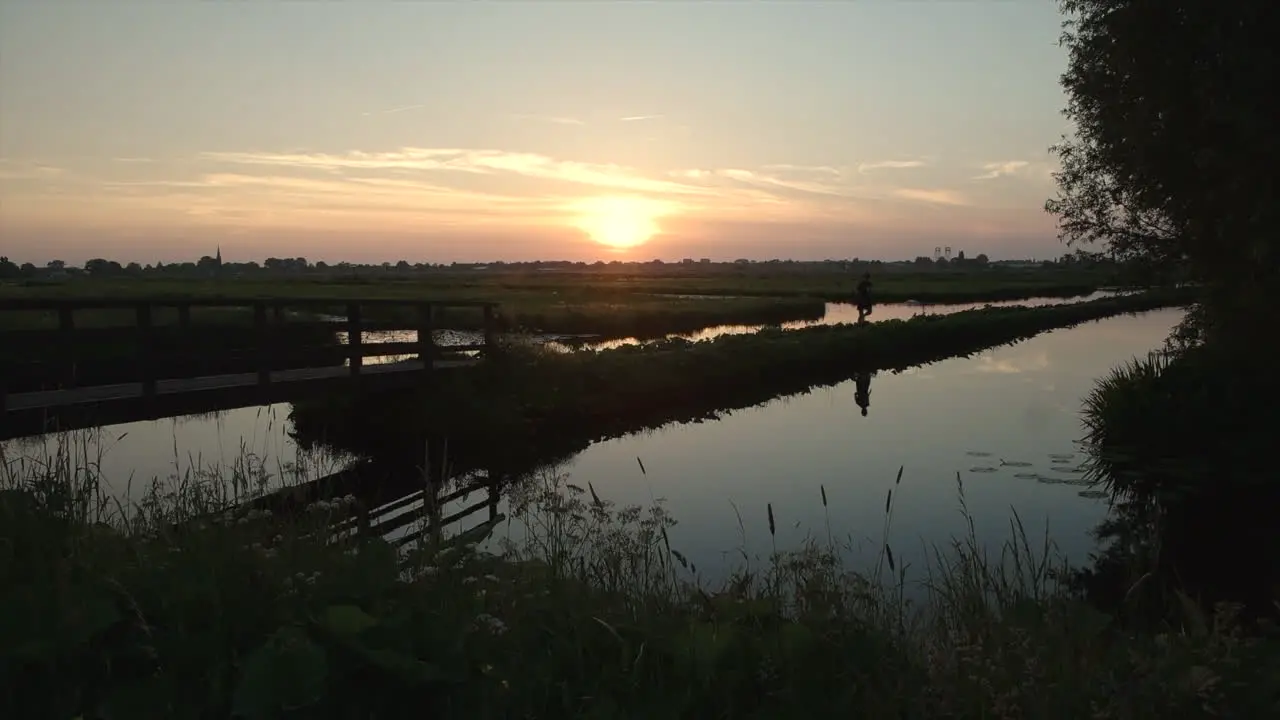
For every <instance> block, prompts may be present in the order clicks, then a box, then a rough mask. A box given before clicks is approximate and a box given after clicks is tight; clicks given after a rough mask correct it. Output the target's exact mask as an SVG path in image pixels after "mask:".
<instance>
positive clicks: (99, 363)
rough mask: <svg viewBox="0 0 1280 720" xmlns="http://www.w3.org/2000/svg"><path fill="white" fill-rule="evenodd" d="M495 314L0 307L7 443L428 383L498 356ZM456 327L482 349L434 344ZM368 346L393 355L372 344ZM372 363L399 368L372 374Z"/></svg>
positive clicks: (291, 304)
mask: <svg viewBox="0 0 1280 720" xmlns="http://www.w3.org/2000/svg"><path fill="white" fill-rule="evenodd" d="M496 307H497V306H496V304H495V303H491V302H464V301H449V302H435V301H407V300H388V299H333V298H225V297H224V298H207V299H203V298H199V299H198V298H147V299H139V300H133V299H131V300H43V299H21V298H20V299H6V300H0V413H2V414H0V439H4V438H12V437H21V436H24V435H35V434H40V433H44V432H49V431H55V430H70V429H76V428H80V427H93V426H98V425H108V424H115V423H122V422H133V421H138V420H148V419H156V418H162V417H173V416H177V415H186V414H193V413H200V412H209V411H213V410H226V409H232V408H237V407H249V406H254V405H265V404H270V403H275V402H285V401H288V400H290V399H297V397H298V396H299V395H300V394H304V393H306V392H311V391H315V390H317V389H333V388H341V387H348V388H350V387H355V388H360V389H374V388H380V387H381V388H385V387H395V386H398V385H402V384H409V385H412V384H415V383H422V382H427V381H429V380H430V379H431V378H433V377H434V376H435V373H436V372H437V371H441V370H450V369H454V368H462V367H469V366H474V365H476V364H478V363H480V362H482V361H483V360H484V359H485V358H487V357H490V356H491V354H492V351H493V346H494V341H495V335H496V318H495V310H496ZM193 310H194V312H195V314H196V315H197V319H196V321H193V318H192V315H193ZM336 313H342V315H337V314H336ZM448 313H453V314H454V315H455V316H459V315H462V316H465V315H466V314H468V313H470V314H471V315H472V322H471V323H469V324H470V325H471V326H473V327H474V326H477V325H478V326H479V327H480V328H481V333H482V334H481V338H480V339H481V342H478V343H470V344H462V345H440V344H438V343H437V342H436V339H435V332H436V331H437V330H438V329H439V328H437V326H436V325H437V322H436V321H437V320H438V319H441V316H442V315H445V317H446V318H447V314H448ZM78 320H82V322H78ZM370 333H379V334H380V335H381V336H382V338H388V339H389V341H385V342H377V341H375V342H368V341H367V340H369V339H371V338H370ZM400 335H404V336H411V337H412V338H413V339H412V340H404V339H399V338H398V337H397V336H400ZM375 337H376V336H375ZM378 339H381V338H378ZM374 358H377V359H379V360H383V361H385V360H391V361H390V362H368V361H369V360H371V359H374Z"/></svg>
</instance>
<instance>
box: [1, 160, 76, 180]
mask: <svg viewBox="0 0 1280 720" xmlns="http://www.w3.org/2000/svg"><path fill="white" fill-rule="evenodd" d="M66 174H67V171H66V170H64V169H62V168H60V167H54V166H53V165H44V164H41V163H35V162H26V161H21V160H9V159H7V158H0V180H48V179H52V178H58V177H62V176H64V175H66Z"/></svg>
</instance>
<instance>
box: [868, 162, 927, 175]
mask: <svg viewBox="0 0 1280 720" xmlns="http://www.w3.org/2000/svg"><path fill="white" fill-rule="evenodd" d="M924 165H925V162H924V161H923V160H880V161H879V162H869V163H862V164H861V165H859V166H858V172H860V173H868V172H872V171H874V170H904V169H907V168H918V167H924Z"/></svg>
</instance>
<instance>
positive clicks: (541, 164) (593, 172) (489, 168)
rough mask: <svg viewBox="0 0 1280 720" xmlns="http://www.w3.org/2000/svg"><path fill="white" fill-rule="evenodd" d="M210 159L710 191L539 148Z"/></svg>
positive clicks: (231, 155)
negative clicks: (552, 154)
mask: <svg viewBox="0 0 1280 720" xmlns="http://www.w3.org/2000/svg"><path fill="white" fill-rule="evenodd" d="M203 157H204V158H205V159H208V160H213V161H216V162H222V163H234V164H241V165H266V166H278V167H293V168H299V169H311V170H326V171H341V170H349V169H364V170H416V171H421V172H437V171H441V172H464V173H473V174H484V175H492V174H501V173H509V174H513V175H520V176H524V177H530V178H539V179H543V180H554V181H560V182H568V183H576V184H581V185H593V186H596V187H603V188H613V189H619V190H631V191H635V192H651V193H659V194H680V195H686V194H687V195H696V194H705V193H706V192H707V191H706V190H705V189H703V188H699V187H696V186H691V185H687V184H683V183H676V182H671V181H668V180H657V179H652V178H648V177H645V176H643V175H640V174H639V173H637V172H636V171H635V170H633V169H631V168H628V167H625V166H621V165H613V164H600V163H586V162H578V161H573V160H557V159H555V158H551V157H548V156H546V155H540V154H537V153H512V152H504V151H501V150H461V149H455V148H413V147H406V148H400V149H399V150H396V151H393V152H380V153H369V152H359V151H353V152H349V153H345V154H341V155H334V154H328V153H205V154H204V156H203Z"/></svg>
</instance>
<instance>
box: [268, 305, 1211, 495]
mask: <svg viewBox="0 0 1280 720" xmlns="http://www.w3.org/2000/svg"><path fill="white" fill-rule="evenodd" d="M1186 298H1187V296H1186V294H1185V293H1183V292H1177V291H1170V292H1163V293H1153V294H1146V295H1129V296H1123V297H1115V298H1106V299H1100V300H1094V301H1090V302H1085V303H1075V304H1066V305H1056V306H1047V307H1036V308H1027V307H1004V308H988V309H982V310H971V311H965V312H959V313H953V314H950V315H927V316H919V317H915V318H912V319H910V320H893V321H885V322H879V323H873V324H869V325H866V326H855V325H832V326H817V327H811V328H805V329H801V330H786V331H782V330H763V331H760V332H756V333H753V334H745V335H725V336H721V337H717V338H715V339H712V340H705V341H701V342H696V343H690V342H688V341H683V340H671V341H664V342H660V343H651V344H648V345H643V346H626V347H621V348H617V349H613V350H602V351H592V350H582V351H578V352H573V353H554V352H549V351H546V350H543V349H540V348H537V347H523V346H518V345H517V346H515V347H512V348H511V349H510V351H509V352H508V353H506V354H505V356H500V357H499V358H498V359H496V360H494V361H491V362H489V363H486V364H485V366H483V367H482V368H478V369H476V370H474V371H469V372H468V373H466V374H465V375H461V376H458V377H451V378H449V379H448V380H447V381H446V382H444V383H442V384H441V385H440V386H439V387H437V388H432V389H430V390H429V391H428V394H426V395H414V394H413V393H407V394H406V393H403V392H402V393H380V394H364V395H359V396H346V395H343V396H335V397H332V398H329V399H327V400H319V401H303V402H298V403H295V404H294V406H293V411H292V413H291V419H292V421H293V423H294V427H295V431H296V433H297V437H298V439H299V440H300V441H302V442H303V443H304V444H305V443H317V442H323V443H326V444H333V445H336V446H338V447H341V448H343V449H344V450H346V451H350V452H354V453H357V454H360V455H365V456H371V457H377V458H381V459H384V460H386V459H393V458H394V459H399V461H401V462H409V463H414V464H416V463H419V462H420V460H421V458H420V455H421V452H422V438H423V437H437V438H438V437H442V436H448V437H449V441H450V447H451V449H452V451H453V452H454V453H455V454H456V455H457V456H458V457H459V458H460V459H461V458H467V459H470V458H483V460H484V462H486V463H490V462H500V463H509V464H511V465H512V466H513V467H511V468H509V469H510V470H511V471H518V470H522V469H527V466H528V465H529V464H538V463H540V462H545V461H548V460H550V459H554V458H557V457H560V456H562V455H565V454H569V453H573V452H577V451H579V450H581V449H582V448H583V447H585V446H586V445H587V444H588V443H590V442H592V441H594V440H597V439H600V438H602V437H609V436H615V435H620V434H625V433H628V432H636V431H638V430H642V429H644V428H647V427H652V426H657V425H661V424H663V423H667V422H673V421H685V420H695V419H703V418H711V417H715V416H716V415H717V414H719V413H722V412H725V411H728V410H733V409H738V408H743V407H749V406H751V405H755V404H758V403H761V402H765V401H767V400H770V399H772V398H774V397H777V396H779V395H785V394H791V393H797V392H803V391H805V390H808V389H810V388H812V387H814V386H818V385H823V384H834V383H837V382H842V381H844V380H848V379H849V378H851V377H853V376H854V375H855V374H856V373H860V372H872V371H876V370H896V369H902V368H906V367H910V366H913V365H919V364H924V363H929V362H936V361H939V360H943V359H946V358H949V357H955V356H958V355H967V354H969V353H974V352H978V351H981V350H985V349H989V348H991V347H995V346H998V345H1003V344H1007V343H1012V342H1016V341H1019V340H1024V339H1026V338H1029V337H1033V336H1035V335H1037V334H1039V333H1041V332H1044V331H1047V330H1053V329H1056V328H1064V327H1069V326H1071V325H1074V324H1077V323H1081V322H1088V321H1091V320H1098V319H1101V318H1105V317H1110V316H1113V315H1118V314H1121V313H1126V312H1141V311H1144V310H1152V309H1155V308H1158V307H1165V306H1170V305H1177V304H1179V303H1181V302H1184V301H1185V300H1186ZM495 447H501V448H502V452H501V453H500V454H496V453H494V452H493V448H495ZM495 455H498V457H495Z"/></svg>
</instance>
